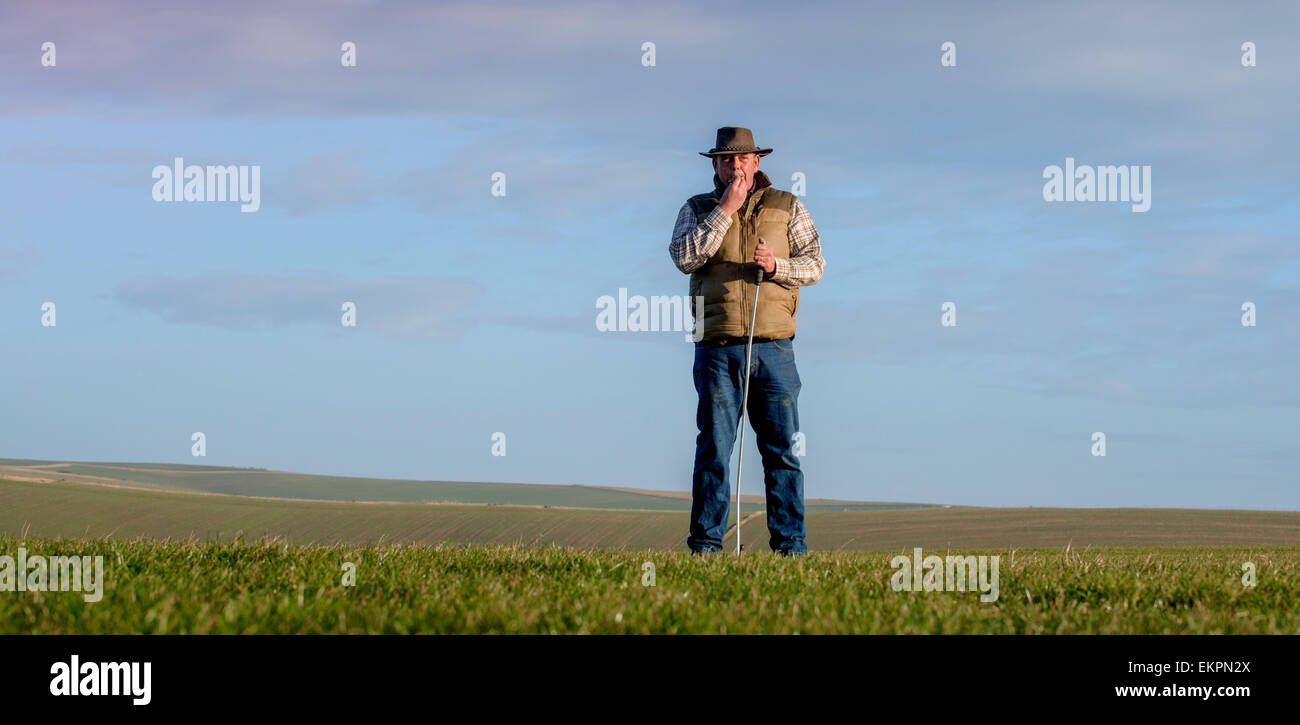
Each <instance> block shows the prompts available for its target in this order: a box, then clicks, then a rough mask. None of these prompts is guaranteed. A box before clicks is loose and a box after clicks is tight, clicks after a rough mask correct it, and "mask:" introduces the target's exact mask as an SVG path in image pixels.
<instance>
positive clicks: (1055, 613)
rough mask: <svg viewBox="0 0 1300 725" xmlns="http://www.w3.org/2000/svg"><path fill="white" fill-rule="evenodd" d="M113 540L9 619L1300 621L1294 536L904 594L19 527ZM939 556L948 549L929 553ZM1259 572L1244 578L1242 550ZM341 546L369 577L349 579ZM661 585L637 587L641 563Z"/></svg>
mask: <svg viewBox="0 0 1300 725" xmlns="http://www.w3.org/2000/svg"><path fill="white" fill-rule="evenodd" d="M19 546H23V547H25V548H26V550H27V554H28V556H31V555H33V554H43V555H46V556H54V555H77V556H96V555H98V556H103V557H104V569H105V579H106V586H105V590H104V597H103V600H102V601H100V602H96V603H87V602H85V601H84V600H83V598H82V596H81V594H80V593H78V592H52V593H40V592H23V593H20V592H0V634H13V633H57V634H69V633H88V634H108V633H119V634H121V633H153V634H218V633H220V634H256V633H357V634H359V633H397V634H405V633H551V634H557V633H593V634H595V633H644V634H661V633H662V634H669V633H678V634H680V633H733V634H738V633H767V634H796V633H798V634H882V633H913V634H920V633H933V634H938V633H944V634H993V633H1000V634H1011V633H1032V634H1075V633H1095V634H1174V633H1178V634H1182V633H1191V634H1281V633H1286V634H1296V633H1300V610H1298V609H1297V608H1295V607H1293V606H1292V603H1293V602H1294V601H1295V600H1296V597H1297V595H1300V548H1298V547H1181V548H1173V549H1170V548H1105V549H1090V550H1087V551H1080V550H1078V549H1070V550H1019V551H1014V552H1013V551H1007V550H985V551H974V550H963V551H961V552H960V553H961V554H963V555H966V554H981V553H983V554H997V555H1000V557H1001V559H1000V565H999V569H1000V577H999V589H1000V598H999V599H998V600H997V601H996V602H992V603H987V604H986V603H981V602H980V601H979V598H978V594H977V593H975V592H960V591H959V592H895V591H893V589H892V588H891V586H890V577H891V575H892V574H893V573H894V570H893V569H892V568H891V567H890V559H891V558H892V556H893V555H894V554H893V553H892V552H889V553H885V552H813V553H812V554H810V555H809V556H807V557H805V558H801V559H782V558H779V557H775V556H773V555H771V554H769V553H766V552H763V553H754V554H748V553H747V554H746V555H745V556H744V557H742V558H740V559H737V558H735V557H734V556H731V555H723V556H714V557H711V558H705V559H701V558H692V557H690V556H689V555H686V554H681V553H675V552H664V551H593V550H578V549H571V548H554V547H552V548H527V547H519V546H478V545H438V546H392V545H383V546H351V545H339V546H314V545H292V544H286V543H284V542H281V541H275V540H263V541H257V542H246V541H242V540H241V541H234V542H198V541H190V542H175V541H149V540H134V541H127V540H117V539H96V540H76V539H33V538H26V539H18V538H15V537H12V536H0V554H4V555H9V556H15V555H16V553H17V549H18V547H19ZM928 553H939V554H942V553H943V552H942V551H935V552H928ZM1246 561H1250V562H1253V563H1254V564H1255V567H1256V576H1257V584H1256V586H1254V587H1253V588H1248V587H1246V586H1244V585H1243V584H1242V581H1241V577H1242V568H1241V567H1242V564H1243V562H1246ZM344 562H353V563H354V564H355V565H356V585H355V586H352V587H346V586H343V585H342V572H343V566H344ZM646 562H650V563H652V564H653V565H654V567H655V586H653V587H647V586H643V585H642V577H643V576H644V573H645V572H644V569H643V565H644V564H645V563H646Z"/></svg>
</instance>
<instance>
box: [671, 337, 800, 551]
mask: <svg viewBox="0 0 1300 725" xmlns="http://www.w3.org/2000/svg"><path fill="white" fill-rule="evenodd" d="M694 376H695V391H696V392H697V393H699V396H700V397H699V405H698V407H697V408H696V411H695V422H696V425H697V426H698V427H699V435H698V436H697V437H696V439H695V473H694V475H693V476H692V479H691V530H690V536H689V537H688V538H687V540H686V545H687V546H689V547H690V549H691V551H697V552H711V551H718V550H720V549H721V548H722V536H723V534H724V533H726V526H727V515H728V513H729V511H730V507H731V479H730V476H729V475H728V472H727V469H728V464H729V463H730V460H731V452H732V449H733V448H734V447H735V443H736V423H737V422H738V421H739V419H740V398H741V395H742V391H743V390H744V388H745V340H744V339H743V338H742V339H740V340H738V341H735V340H728V341H726V342H724V343H723V344H716V343H711V342H705V341H701V342H697V343H695V369H694ZM799 387H800V384H799V372H798V371H797V370H796V369H795V365H794V338H788V339H785V340H771V341H766V342H760V341H758V340H755V341H754V350H753V359H752V361H751V365H750V378H749V404H748V406H747V411H748V415H749V422H750V426H751V427H752V428H753V430H754V433H755V435H756V437H757V440H758V450H759V454H760V456H761V457H762V463H763V485H764V488H765V489H766V492H767V529H768V533H769V534H770V539H769V541H768V545H769V546H770V547H771V548H772V550H773V551H779V552H782V553H786V554H803V553H806V552H807V551H808V546H807V544H805V543H804V536H805V530H804V503H803V471H801V470H800V468H799V458H798V456H796V455H794V451H793V438H794V434H795V432H797V431H798V430H799V408H798V399H799ZM751 465H752V464H751ZM741 513H742V515H744V511H743V510H742V512H741ZM751 513H752V512H751Z"/></svg>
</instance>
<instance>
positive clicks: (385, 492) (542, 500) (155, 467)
mask: <svg viewBox="0 0 1300 725" xmlns="http://www.w3.org/2000/svg"><path fill="white" fill-rule="evenodd" d="M6 477H9V478H15V479H20V480H32V481H58V480H60V479H61V480H65V481H69V482H74V483H105V484H120V485H126V486H131V487H133V488H150V489H157V490H171V491H190V492H194V493H221V494H228V495H232V496H261V497H269V498H289V499H307V500H322V501H348V502H351V501H353V500H357V501H372V502H379V501H382V502H398V503H415V502H421V503H477V504H488V503H494V504H510V505H518V506H547V505H549V506H569V507H577V508H603V509H634V510H641V511H689V510H690V508H691V501H690V494H689V493H687V492H672V491H650V490H644V489H627V488H612V487H606V486H582V485H544V484H533V483H478V482H472V481H411V480H397V479H387V478H356V477H348V476H321V475H314V474H305V473H288V472H285V471H267V470H262V469H253V468H230V467H222V466H192V465H182V464H168V463H111V462H60V461H40V460H31V459H19V458H0V478H6ZM742 503H743V504H746V505H749V506H754V507H756V508H757V507H760V506H762V505H763V504H764V497H763V496H761V495H745V496H744V497H743V498H742ZM806 503H807V508H808V510H810V511H821V510H828V511H829V510H834V511H841V510H846V509H847V510H874V509H898V508H925V507H929V506H934V504H913V503H876V502H867V501H831V500H827V499H817V498H811V499H808V500H807V502H806Z"/></svg>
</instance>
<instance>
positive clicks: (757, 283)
mask: <svg viewBox="0 0 1300 725" xmlns="http://www.w3.org/2000/svg"><path fill="white" fill-rule="evenodd" d="M762 284H763V268H762V267H759V268H758V275H757V278H756V279H755V280H754V309H753V310H752V311H751V312H750V314H749V341H748V342H746V343H745V392H744V394H743V396H742V397H741V399H740V422H739V424H738V425H737V426H736V427H737V428H738V431H737V432H736V437H737V438H738V439H739V445H740V455H739V456H738V457H737V458H736V556H740V474H741V471H743V470H744V466H745V407H746V406H747V405H748V404H749V356H750V353H751V352H753V350H754V321H755V320H757V319H758V289H759V287H761V286H762Z"/></svg>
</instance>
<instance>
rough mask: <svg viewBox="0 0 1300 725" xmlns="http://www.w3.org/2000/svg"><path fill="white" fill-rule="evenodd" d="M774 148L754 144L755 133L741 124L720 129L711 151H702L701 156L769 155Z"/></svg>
mask: <svg viewBox="0 0 1300 725" xmlns="http://www.w3.org/2000/svg"><path fill="white" fill-rule="evenodd" d="M770 153H772V149H761V148H759V147H757V146H755V145H754V134H753V133H750V131H749V129H747V128H741V127H740V126H723V127H722V128H720V129H718V140H717V142H716V143H714V144H713V148H712V149H710V150H709V151H707V152H705V151H701V152H700V156H730V155H731V154H758V155H759V156H767V155H768V154H770Z"/></svg>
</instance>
